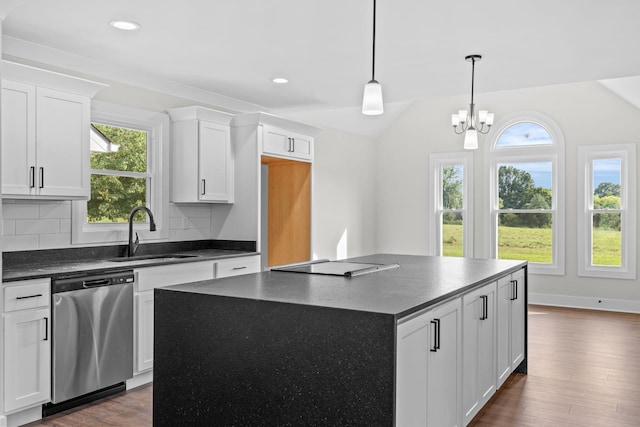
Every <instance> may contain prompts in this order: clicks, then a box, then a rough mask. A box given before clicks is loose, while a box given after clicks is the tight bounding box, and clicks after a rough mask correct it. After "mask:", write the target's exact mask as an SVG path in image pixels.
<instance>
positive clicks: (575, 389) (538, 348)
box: [29, 305, 640, 427]
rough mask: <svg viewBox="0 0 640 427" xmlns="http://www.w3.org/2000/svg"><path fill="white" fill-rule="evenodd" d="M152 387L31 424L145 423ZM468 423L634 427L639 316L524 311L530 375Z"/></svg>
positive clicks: (638, 420) (513, 381)
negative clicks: (527, 315) (526, 317)
mask: <svg viewBox="0 0 640 427" xmlns="http://www.w3.org/2000/svg"><path fill="white" fill-rule="evenodd" d="M152 390H153V389H152V386H151V385H145V386H142V387H139V388H137V389H134V390H129V391H127V392H124V393H121V394H118V395H115V396H112V397H110V398H107V399H104V400H102V401H100V402H99V403H92V404H88V405H85V406H83V407H80V408H79V409H76V410H74V411H68V412H67V413H60V414H56V415H53V416H51V417H48V418H46V419H44V420H42V421H40V422H36V423H31V424H29V427H43V426H51V427H54V426H55V427H67V426H68V427H76V426H127V427H138V426H139V427H143V426H151V424H152V417H151V399H152ZM469 425H470V426H474V427H485V426H497V427H502V426H504V427H507V426H509V427H515V426H535V427H552V426H553V427H556V426H557V427H560V426H562V427H573V426H582V427H584V426H640V315H638V314H626V313H612V312H603V311H591V310H576V309H568V308H559V307H543V306H533V305H532V306H529V374H528V375H522V374H515V375H512V376H511V377H510V378H509V379H508V380H507V382H506V383H505V384H504V385H503V387H502V388H501V389H500V390H499V391H498V392H497V393H496V395H495V396H494V397H493V398H492V399H491V401H490V402H489V403H488V404H487V405H486V406H485V408H484V409H483V410H482V411H481V412H480V413H479V414H478V415H477V416H476V417H475V418H474V420H473V421H472V422H471V424H469Z"/></svg>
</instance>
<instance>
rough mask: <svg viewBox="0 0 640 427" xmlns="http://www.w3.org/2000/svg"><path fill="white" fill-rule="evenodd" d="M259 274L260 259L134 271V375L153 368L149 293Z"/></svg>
mask: <svg viewBox="0 0 640 427" xmlns="http://www.w3.org/2000/svg"><path fill="white" fill-rule="evenodd" d="M259 271H260V255H252V256H243V257H235V258H228V259H221V260H219V261H199V262H189V263H183V264H171V265H162V266H157V267H145V268H139V269H136V270H135V275H136V281H135V286H134V294H133V295H134V328H135V330H134V338H133V340H134V343H135V345H134V365H133V366H134V373H135V374H136V375H137V374H140V373H141V372H145V371H148V370H149V369H151V368H153V290H154V289H155V288H160V287H163V286H171V285H179V284H182V283H190V282H198V281H201V280H211V279H214V278H219V277H229V276H238V275H241V274H249V273H257V272H259Z"/></svg>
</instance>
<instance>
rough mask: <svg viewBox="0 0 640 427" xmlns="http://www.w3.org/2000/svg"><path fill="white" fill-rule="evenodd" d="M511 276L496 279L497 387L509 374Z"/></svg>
mask: <svg viewBox="0 0 640 427" xmlns="http://www.w3.org/2000/svg"><path fill="white" fill-rule="evenodd" d="M511 293H512V284H511V275H508V276H505V277H501V278H500V279H498V294H497V296H498V299H497V301H496V310H497V312H498V313H497V322H498V325H497V327H496V334H497V336H496V339H497V341H498V345H497V352H498V354H497V355H496V360H497V376H498V387H500V386H501V385H502V383H504V382H505V380H506V379H507V378H508V377H509V375H510V374H511V370H512V368H511V344H510V341H511Z"/></svg>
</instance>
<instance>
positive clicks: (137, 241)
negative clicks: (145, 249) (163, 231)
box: [134, 231, 140, 245]
mask: <svg viewBox="0 0 640 427" xmlns="http://www.w3.org/2000/svg"><path fill="white" fill-rule="evenodd" d="M134 243H135V244H136V245H139V244H140V239H139V238H138V232H137V231H136V240H135V242H134Z"/></svg>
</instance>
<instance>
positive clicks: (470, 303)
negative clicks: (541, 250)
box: [462, 282, 497, 425]
mask: <svg viewBox="0 0 640 427" xmlns="http://www.w3.org/2000/svg"><path fill="white" fill-rule="evenodd" d="M496 289H497V288H496V283H495V282H493V283H490V284H488V285H485V286H483V287H482V288H480V289H476V290H474V291H472V292H470V293H468V294H466V295H464V296H463V297H462V337H463V338H462V416H463V425H467V424H468V423H469V422H470V421H471V420H472V419H473V417H474V416H475V415H476V414H477V413H478V411H479V410H480V408H482V407H483V406H484V404H485V403H487V402H488V401H489V398H491V396H492V395H493V394H494V393H495V391H496V380H497V377H496V359H495V357H496V324H497V322H496Z"/></svg>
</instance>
